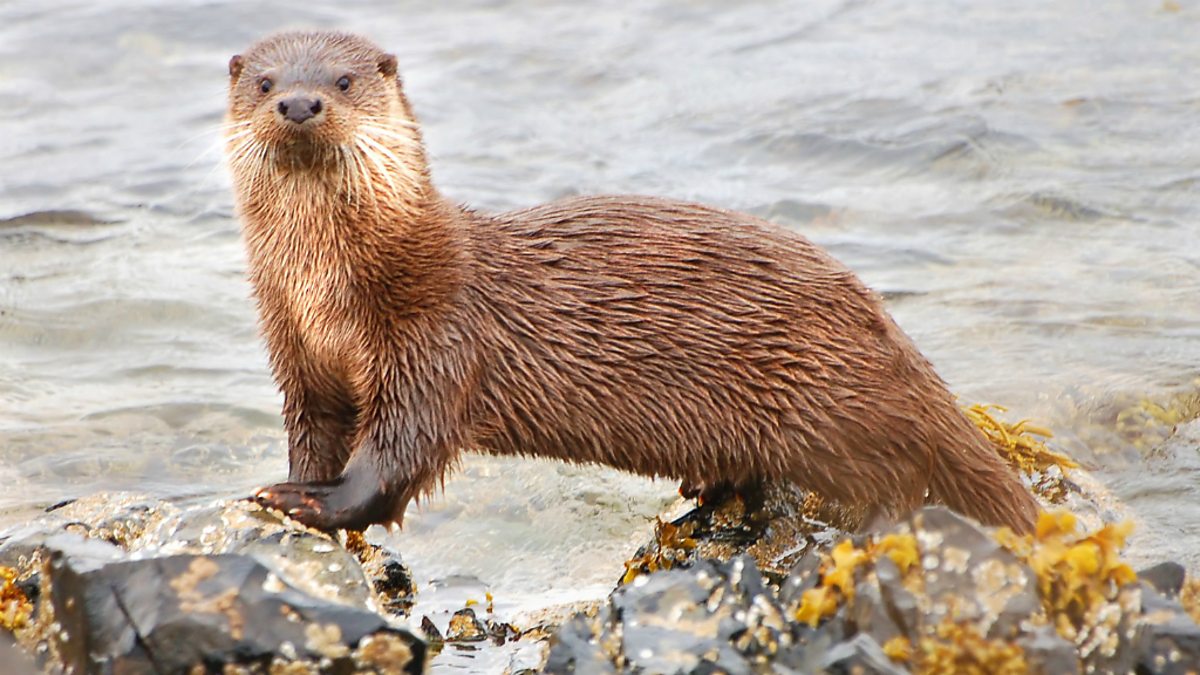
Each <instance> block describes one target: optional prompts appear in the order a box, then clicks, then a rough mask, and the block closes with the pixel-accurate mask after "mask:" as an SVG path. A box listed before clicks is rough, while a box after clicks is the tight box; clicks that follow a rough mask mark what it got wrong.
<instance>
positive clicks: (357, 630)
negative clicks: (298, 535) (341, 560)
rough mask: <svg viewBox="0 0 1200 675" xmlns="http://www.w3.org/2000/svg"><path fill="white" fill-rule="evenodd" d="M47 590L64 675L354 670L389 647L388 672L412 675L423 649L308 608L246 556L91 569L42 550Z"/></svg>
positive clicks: (390, 631)
mask: <svg viewBox="0 0 1200 675" xmlns="http://www.w3.org/2000/svg"><path fill="white" fill-rule="evenodd" d="M49 560H50V564H49V574H50V576H49V580H48V581H49V584H48V585H49V588H50V589H51V591H50V598H49V600H50V602H51V604H52V605H53V611H54V615H55V617H56V618H57V621H58V624H59V625H60V626H61V627H62V630H61V631H59V632H58V634H57V635H56V636H55V638H53V639H52V644H51V647H50V648H51V651H52V652H53V653H56V654H57V655H58V657H59V659H61V663H62V664H63V665H64V666H66V667H67V668H68V669H73V670H74V672H87V671H90V670H93V669H95V668H97V667H100V668H102V669H105V670H108V669H111V670H112V671H115V672H137V671H144V672H184V671H186V670H188V669H189V668H192V667H194V666H196V665H198V664H204V665H206V666H208V667H210V668H211V667H214V666H225V665H233V664H236V665H242V666H259V667H262V668H267V667H268V666H270V664H271V663H272V662H273V661H276V660H280V661H284V660H286V661H298V662H308V663H319V664H322V665H321V669H322V670H327V671H329V672H341V671H347V670H349V669H352V668H355V667H358V666H360V665H361V664H362V663H363V662H364V661H365V660H366V658H364V657H363V655H362V653H361V649H362V648H365V647H368V646H369V645H370V644H371V642H369V641H368V640H367V638H373V641H374V642H383V641H389V640H390V641H392V642H393V643H394V646H393V647H392V650H393V651H395V652H397V656H398V658H397V660H396V661H395V662H394V664H393V665H394V666H395V667H396V668H397V670H403V671H404V672H414V673H416V672H420V670H421V664H422V663H423V659H424V648H425V647H424V643H423V642H421V641H420V640H419V639H416V638H415V637H414V636H412V635H411V634H410V633H408V632H406V631H402V630H399V629H396V628H392V627H390V626H389V625H388V624H387V623H386V621H385V620H384V619H383V618H382V617H380V616H378V615H376V614H374V613H371V612H368V611H366V610H363V609H356V608H352V607H348V606H346V605H341V604H337V603H332V602H328V601H324V600H319V599H316V598H314V597H312V596H310V595H307V594H305V593H303V592H301V591H299V590H298V589H296V588H295V587H292V586H290V585H288V584H286V583H284V582H283V581H281V580H280V579H279V578H278V577H277V576H276V575H275V574H274V573H273V572H271V571H270V570H269V569H268V568H267V567H266V566H265V565H263V564H262V563H260V562H258V561H257V560H256V559H255V558H253V557H250V556H246V555H236V554H219V555H207V556H201V555H191V554H182V555H171V556H166V557H159V558H149V559H144V560H120V561H114V562H108V563H103V564H99V565H97V564H96V561H95V559H94V558H87V557H81V556H77V555H75V554H73V553H72V550H71V548H70V547H58V546H53V547H52V548H51V550H50V557H49Z"/></svg>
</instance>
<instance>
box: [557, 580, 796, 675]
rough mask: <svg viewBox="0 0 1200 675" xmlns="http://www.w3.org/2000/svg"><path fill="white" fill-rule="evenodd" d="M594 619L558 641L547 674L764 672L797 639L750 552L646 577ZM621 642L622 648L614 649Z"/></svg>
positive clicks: (564, 633) (575, 622) (614, 597)
mask: <svg viewBox="0 0 1200 675" xmlns="http://www.w3.org/2000/svg"><path fill="white" fill-rule="evenodd" d="M609 603H610V604H609V608H607V609H605V610H601V612H600V613H599V614H597V616H596V617H595V619H594V620H591V619H588V618H576V619H575V620H573V621H572V622H571V623H570V624H569V625H568V626H567V627H566V628H564V629H563V630H562V631H560V633H559V635H558V637H557V638H556V641H555V644H554V645H553V646H552V647H551V650H550V656H549V660H548V663H547V669H548V672H576V673H579V672H611V671H612V669H613V668H614V667H615V660H616V658H617V657H618V656H619V657H620V660H621V661H622V663H624V666H625V668H627V669H628V670H632V671H636V672H668V673H670V672H685V673H688V672H706V671H709V672H711V671H712V670H711V669H713V668H714V667H715V666H716V665H717V664H719V666H720V667H719V670H720V671H722V672H727V673H731V674H736V673H752V672H757V671H758V670H760V669H761V668H762V667H763V666H765V665H766V664H768V663H769V662H770V661H771V659H772V658H773V657H774V655H775V654H777V653H778V652H779V650H780V649H781V648H784V647H787V646H788V645H790V644H791V634H790V631H789V630H788V626H787V620H786V618H785V617H784V616H783V613H782V611H781V610H780V608H779V606H778V605H777V603H776V601H775V598H774V595H773V593H771V592H770V591H768V590H767V589H766V587H765V586H764V584H763V580H762V576H761V575H760V574H759V572H758V570H757V568H755V566H754V563H753V561H751V560H750V559H748V558H738V559H736V560H733V561H730V562H728V563H723V564H714V563H711V562H707V561H702V562H699V563H697V564H696V565H695V566H694V567H692V568H691V569H687V570H671V571H667V572H660V573H657V574H652V575H649V576H643V577H639V578H638V579H636V580H634V581H633V582H632V583H631V584H628V585H626V586H623V587H621V588H619V589H617V591H616V592H614V593H613V595H612V597H611V598H610V599H609ZM614 645H616V646H619V653H614V652H612V651H611V648H612V646H614Z"/></svg>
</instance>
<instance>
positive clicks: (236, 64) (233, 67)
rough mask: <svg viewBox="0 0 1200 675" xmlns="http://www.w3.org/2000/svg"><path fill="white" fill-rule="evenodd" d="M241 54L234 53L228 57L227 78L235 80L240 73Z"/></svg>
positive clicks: (241, 64)
mask: <svg viewBox="0 0 1200 675" xmlns="http://www.w3.org/2000/svg"><path fill="white" fill-rule="evenodd" d="M243 65H244V64H243V63H242V55H241V54H234V55H233V58H231V59H229V79H231V80H236V79H238V76H239V75H241V74H242V66H243Z"/></svg>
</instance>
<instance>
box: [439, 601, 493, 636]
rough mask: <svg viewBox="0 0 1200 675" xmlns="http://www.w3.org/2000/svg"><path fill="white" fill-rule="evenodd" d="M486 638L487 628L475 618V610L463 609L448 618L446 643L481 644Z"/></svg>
mask: <svg viewBox="0 0 1200 675" xmlns="http://www.w3.org/2000/svg"><path fill="white" fill-rule="evenodd" d="M487 637H488V632H487V628H485V627H484V625H483V624H482V623H480V622H479V619H477V618H475V610H473V609H471V608H470V607H465V608H463V609H460V610H458V611H457V612H455V613H454V616H453V617H451V618H450V628H449V629H448V630H447V631H446V642H482V641H484V640H486V639H487Z"/></svg>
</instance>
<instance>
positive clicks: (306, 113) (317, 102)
mask: <svg viewBox="0 0 1200 675" xmlns="http://www.w3.org/2000/svg"><path fill="white" fill-rule="evenodd" d="M320 112H321V99H319V98H311V97H308V96H291V97H289V98H285V99H283V100H282V101H280V102H279V114H280V115H282V116H283V117H284V119H287V120H291V121H292V122H295V123H296V124H304V121H305V120H307V119H309V118H312V117H316V116H317V115H318V114H320Z"/></svg>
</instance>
